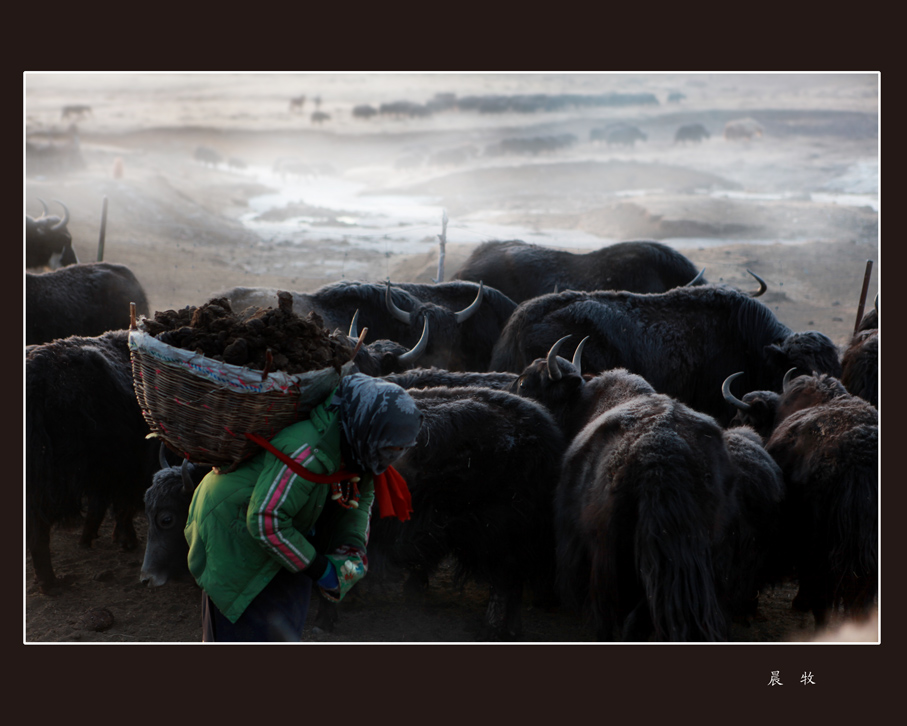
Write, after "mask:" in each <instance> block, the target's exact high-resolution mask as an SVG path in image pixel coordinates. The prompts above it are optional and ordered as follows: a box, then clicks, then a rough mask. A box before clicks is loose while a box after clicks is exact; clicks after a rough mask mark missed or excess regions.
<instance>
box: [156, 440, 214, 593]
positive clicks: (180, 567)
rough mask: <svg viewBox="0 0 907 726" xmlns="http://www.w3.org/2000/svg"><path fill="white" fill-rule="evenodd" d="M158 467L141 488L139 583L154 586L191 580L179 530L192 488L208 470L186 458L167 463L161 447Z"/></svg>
mask: <svg viewBox="0 0 907 726" xmlns="http://www.w3.org/2000/svg"><path fill="white" fill-rule="evenodd" d="M160 467H161V468H160V470H159V471H158V472H156V473H155V474H154V477H153V478H152V481H151V486H150V487H148V490H147V491H146V492H145V517H146V518H147V519H148V535H147V540H146V542H145V559H144V560H143V561H142V572H141V574H140V576H139V577H140V579H141V582H142V584H143V585H149V584H150V585H153V586H154V587H160V586H161V585H163V584H165V583H166V582H168V581H170V580H187V581H188V580H192V578H191V577H190V574H189V564H188V561H187V558H188V556H189V543H188V542H187V541H186V535H185V534H184V532H183V530H184V529H185V527H186V519H187V517H188V514H189V504H190V502H191V501H192V495H193V494H194V493H195V488H196V487H197V486H198V485H199V483H200V482H201V480H202V479H203V478H204V476H205V475H206V474H207V473H208V472H209V471H211V467H210V466H199V465H198V464H192V463H190V462H189V461H187V460H186V459H183V462H182V464H181V465H179V466H170V464H169V463H168V462H167V460H166V458H165V456H164V450H163V447H162V448H161V455H160ZM192 581H193V582H194V580H192Z"/></svg>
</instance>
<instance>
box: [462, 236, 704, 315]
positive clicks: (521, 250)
mask: <svg viewBox="0 0 907 726" xmlns="http://www.w3.org/2000/svg"><path fill="white" fill-rule="evenodd" d="M697 272H698V270H697V269H696V267H695V266H694V265H693V263H692V262H690V260H688V259H687V258H686V257H684V256H683V255H682V254H681V253H680V252H677V251H676V250H674V249H672V248H671V247H668V246H667V245H665V244H662V243H661V242H655V241H653V240H631V241H626V242H618V243H616V244H613V245H608V246H607V247H603V248H601V249H598V250H593V251H591V252H586V253H573V252H569V251H567V250H560V249H553V248H550V247H542V246H540V245H535V244H529V243H527V242H523V241H521V240H507V241H493V242H485V243H483V244H481V245H479V246H478V247H477V248H476V249H475V250H474V251H473V252H472V254H471V255H470V256H469V259H467V260H466V262H465V263H464V265H463V266H462V267H461V268H460V270H458V271H457V273H456V274H455V275H454V278H455V279H460V280H472V281H474V282H479V281H482V282H484V283H485V284H486V285H491V286H492V287H494V288H496V289H498V290H500V291H501V292H503V293H504V294H505V295H507V297H509V298H510V299H511V300H513V301H514V302H517V303H521V302H523V301H525V300H528V299H530V298H533V297H538V296H540V295H545V294H547V293H551V292H555V291H556V290H557V291H564V290H585V291H592V290H627V291H631V292H639V293H650V292H664V291H665V290H669V289H671V288H673V287H678V286H680V285H686V284H687V283H689V282H691V281H692V280H693V279H694V278H695V277H696V274H697Z"/></svg>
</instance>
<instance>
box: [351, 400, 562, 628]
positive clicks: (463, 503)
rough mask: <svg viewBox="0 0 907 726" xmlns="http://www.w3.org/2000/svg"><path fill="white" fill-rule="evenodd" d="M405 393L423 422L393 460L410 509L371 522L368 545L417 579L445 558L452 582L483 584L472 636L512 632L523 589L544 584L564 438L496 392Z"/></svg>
mask: <svg viewBox="0 0 907 726" xmlns="http://www.w3.org/2000/svg"><path fill="white" fill-rule="evenodd" d="M409 393H410V395H411V396H412V397H413V399H414V400H415V401H416V405H417V406H418V407H419V410H420V411H422V413H423V414H424V419H423V423H422V429H421V430H420V432H419V439H418V442H417V444H416V446H415V447H413V448H412V449H410V450H408V451H407V453H406V454H404V456H403V457H402V458H401V459H400V460H399V461H398V462H397V463H395V465H394V466H395V468H396V469H397V470H398V471H399V472H400V474H401V475H402V476H403V477H404V479H406V482H407V484H408V486H409V489H410V491H411V492H412V498H413V500H412V504H413V515H412V519H410V520H409V521H407V522H399V521H397V520H395V519H392V518H387V519H379V520H376V521H373V527H372V538H371V540H370V543H369V548H370V551H372V550H377V551H378V552H379V553H382V554H384V555H385V556H386V557H387V558H388V559H389V560H390V562H391V563H393V564H394V565H396V566H399V567H404V568H406V569H407V570H409V571H410V573H411V577H414V578H415V580H414V584H420V585H423V586H424V585H426V584H427V583H428V578H429V576H430V575H431V574H432V573H433V572H434V571H435V569H436V568H437V567H438V565H439V564H440V563H441V562H442V560H444V559H445V558H446V557H453V559H454V562H455V580H456V581H457V582H464V581H465V580H467V579H474V580H476V581H477V582H480V583H484V584H488V585H489V586H490V589H491V594H490V599H489V603H488V609H487V611H486V615H485V621H484V627H483V633H482V636H481V637H482V638H484V639H492V640H515V639H518V638H519V637H520V636H521V632H522V625H521V620H522V618H521V612H520V607H521V602H522V595H523V590H524V588H529V589H530V590H532V591H533V592H535V593H536V594H537V595H540V594H541V595H546V594H548V593H550V592H551V591H552V589H553V582H554V572H555V563H554V534H553V519H552V516H551V502H552V496H553V491H554V486H555V484H556V482H557V477H558V472H559V470H560V462H561V456H562V454H563V450H564V446H565V442H564V438H563V436H562V434H561V432H560V429H559V428H558V426H557V424H556V423H555V422H554V420H553V419H552V418H551V416H550V415H549V414H548V412H547V411H546V410H545V408H544V407H542V406H540V405H539V404H537V403H535V402H534V401H528V400H522V399H520V398H519V397H517V396H513V395H511V394H509V393H507V392H505V391H498V390H493V389H489V388H479V387H467V388H446V387H437V388H427V389H409ZM410 587H412V584H411V585H410Z"/></svg>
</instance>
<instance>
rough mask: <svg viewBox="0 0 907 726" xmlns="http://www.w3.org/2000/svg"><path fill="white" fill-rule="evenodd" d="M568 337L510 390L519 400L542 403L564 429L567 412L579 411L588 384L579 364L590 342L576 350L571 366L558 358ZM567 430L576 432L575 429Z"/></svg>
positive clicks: (534, 362) (528, 369)
mask: <svg viewBox="0 0 907 726" xmlns="http://www.w3.org/2000/svg"><path fill="white" fill-rule="evenodd" d="M569 337H570V336H569V335H565V336H564V337H563V338H561V339H560V340H558V341H557V342H556V343H555V344H554V345H552V346H551V349H550V350H549V351H548V355H547V356H546V357H545V358H537V359H536V360H534V361H533V362H532V363H530V364H529V365H528V366H527V367H526V368H525V369H524V370H523V372H522V374H520V376H519V378H517V379H516V380H515V381H514V382H513V385H512V386H511V388H510V392H511V393H514V394H516V395H517V396H520V397H522V398H531V399H533V400H536V401H538V402H539V403H541V404H542V405H543V406H545V407H546V408H547V409H548V410H549V411H550V412H551V413H552V414H553V415H554V418H555V419H556V420H557V421H558V423H560V424H561V425H562V426H563V425H564V424H565V423H566V421H565V418H566V417H567V415H568V412H569V411H571V410H574V409H575V408H576V404H577V402H578V400H579V398H580V397H581V395H582V389H583V385H584V383H585V380H584V378H583V375H582V364H581V363H580V361H581V359H582V355H583V346H584V345H585V343H586V340H587V338H584V339H583V340H581V341H580V344H579V345H578V346H576V351H575V352H574V354H573V361H572V362H571V361H568V360H565V359H564V358H561V357H559V356H558V355H557V351H558V349H559V348H560V347H561V345H562V344H563V343H564V341H565V340H567V338H569ZM568 428H570V429H571V430H573V429H574V427H572V426H570V427H568Z"/></svg>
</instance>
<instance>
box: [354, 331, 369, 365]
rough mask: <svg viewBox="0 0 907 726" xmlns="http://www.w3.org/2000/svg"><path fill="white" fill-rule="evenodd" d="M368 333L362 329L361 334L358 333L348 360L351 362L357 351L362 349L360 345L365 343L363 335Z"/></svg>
mask: <svg viewBox="0 0 907 726" xmlns="http://www.w3.org/2000/svg"><path fill="white" fill-rule="evenodd" d="M367 332H368V328H363V329H362V332H361V333H359V340H358V341H356V347H355V348H353V354H352V355H351V356H350V360H353V359H354V358H355V357H356V354H357V353H358V352H359V349H360V348H361V347H362V344H363V343H364V342H365V334H366V333H367Z"/></svg>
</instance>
